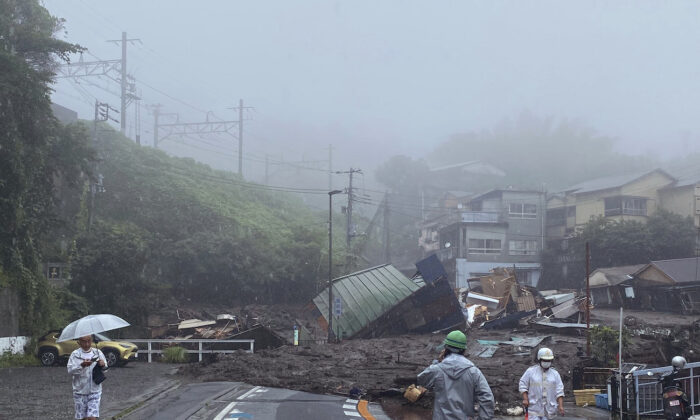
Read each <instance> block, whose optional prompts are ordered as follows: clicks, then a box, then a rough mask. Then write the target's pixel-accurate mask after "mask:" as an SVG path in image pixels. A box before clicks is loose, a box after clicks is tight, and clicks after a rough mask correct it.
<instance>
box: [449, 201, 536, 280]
mask: <svg viewBox="0 0 700 420" xmlns="http://www.w3.org/2000/svg"><path fill="white" fill-rule="evenodd" d="M544 208H545V202H544V193H543V192H540V191H525V190H512V189H502V190H492V191H489V192H487V193H485V194H481V195H478V196H476V197H474V198H472V199H471V200H470V201H469V203H467V204H466V206H465V208H463V209H461V211H458V212H455V214H453V215H452V216H450V219H449V221H448V223H446V224H445V225H444V226H443V227H442V228H441V229H439V231H438V238H439V239H438V240H439V248H440V249H439V251H438V252H437V255H438V258H440V260H441V261H442V263H443V265H445V268H446V269H447V272H448V274H449V277H450V281H451V283H452V285H453V286H454V287H455V288H461V287H469V279H472V278H476V277H479V276H484V275H488V274H489V270H491V269H493V268H495V267H513V266H515V268H516V274H517V276H518V281H519V282H520V283H521V284H527V285H531V286H536V285H537V282H538V280H539V277H540V272H541V266H540V253H541V251H542V244H543V239H544V233H545V232H544V219H545V213H544Z"/></svg>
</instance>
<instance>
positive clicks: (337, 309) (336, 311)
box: [333, 296, 343, 341]
mask: <svg viewBox="0 0 700 420" xmlns="http://www.w3.org/2000/svg"><path fill="white" fill-rule="evenodd" d="M342 314H343V301H342V300H340V297H338V296H336V297H335V298H334V299H333V315H335V321H336V322H335V325H336V326H337V328H338V333H337V334H336V336H335V337H336V339H337V340H338V341H340V339H341V338H342V337H341V336H340V322H338V318H340V316H341V315H342Z"/></svg>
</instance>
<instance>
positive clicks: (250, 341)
mask: <svg viewBox="0 0 700 420" xmlns="http://www.w3.org/2000/svg"><path fill="white" fill-rule="evenodd" d="M120 341H128V342H130V343H134V344H137V343H146V344H147V347H146V349H142V348H141V347H140V346H139V354H142V353H144V352H145V353H147V354H148V363H151V362H152V361H153V355H154V354H162V353H163V350H162V349H160V348H158V349H154V348H153V344H160V346H159V347H162V345H163V344H197V349H195V350H193V349H188V348H185V350H186V351H187V353H191V354H193V353H196V354H198V355H199V361H200V362H201V361H202V355H203V354H212V353H223V354H228V353H235V352H237V351H238V350H240V349H228V350H227V349H211V348H209V349H205V348H203V344H205V343H212V344H213V343H216V344H226V345H229V344H233V343H237V344H241V343H247V344H249V345H250V349H249V350H246V351H247V352H249V353H253V352H254V351H255V340H253V339H246V340H206V339H173V340H168V339H144V338H125V339H120ZM183 347H185V346H183ZM216 347H221V346H216ZM228 347H231V346H228Z"/></svg>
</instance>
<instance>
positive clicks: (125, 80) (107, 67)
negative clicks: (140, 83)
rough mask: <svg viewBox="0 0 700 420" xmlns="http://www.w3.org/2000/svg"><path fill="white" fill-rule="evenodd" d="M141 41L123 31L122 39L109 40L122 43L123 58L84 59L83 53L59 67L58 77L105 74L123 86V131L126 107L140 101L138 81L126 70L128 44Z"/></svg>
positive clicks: (122, 130) (123, 128) (123, 129)
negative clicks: (137, 90) (72, 61)
mask: <svg viewBox="0 0 700 420" xmlns="http://www.w3.org/2000/svg"><path fill="white" fill-rule="evenodd" d="M136 41H138V42H141V40H140V39H138V38H127V37H126V32H122V38H121V39H113V40H109V41H107V42H113V43H116V44H118V43H121V47H122V58H121V60H99V61H83V57H82V55H81V56H80V60H78V62H75V63H67V64H62V65H60V66H59V67H58V70H57V72H58V73H57V75H56V78H71V79H76V80H77V79H78V78H84V77H95V76H105V77H107V78H109V79H111V80H113V81H114V82H116V83H119V85H120V87H121V95H120V96H121V132H122V134H125V133H126V108H127V107H128V106H129V105H130V104H131V103H132V102H133V101H138V100H139V99H141V98H139V97H138V95H137V94H136V82H135V80H134V77H133V76H131V75H129V74H127V71H126V46H127V44H128V43H131V44H132V45H133V43H134V42H136Z"/></svg>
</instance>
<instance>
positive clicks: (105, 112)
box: [87, 101, 119, 232]
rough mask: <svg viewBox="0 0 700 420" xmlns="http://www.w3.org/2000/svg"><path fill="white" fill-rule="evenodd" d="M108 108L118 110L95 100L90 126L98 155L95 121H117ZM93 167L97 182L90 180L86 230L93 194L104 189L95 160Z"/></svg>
mask: <svg viewBox="0 0 700 420" xmlns="http://www.w3.org/2000/svg"><path fill="white" fill-rule="evenodd" d="M110 110H111V111H114V112H119V111H117V110H116V109H114V108H112V107H111V106H109V104H107V103H104V102H99V101H95V119H94V120H93V126H92V144H93V147H95V150H97V151H98V155H99V150H98V148H97V123H98V122H101V121H107V120H112V121H114V122H119V121H117V120H115V119H114V118H112V117H110V116H109V111H110ZM93 169H94V171H95V174H94V175H97V182H93V181H92V180H91V181H90V201H89V203H88V220H87V231H88V232H90V228H91V227H92V220H93V218H94V214H95V194H97V193H98V192H103V191H104V187H103V185H102V175H100V174H99V173H98V171H99V167H98V164H97V162H95V164H94V166H93Z"/></svg>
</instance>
